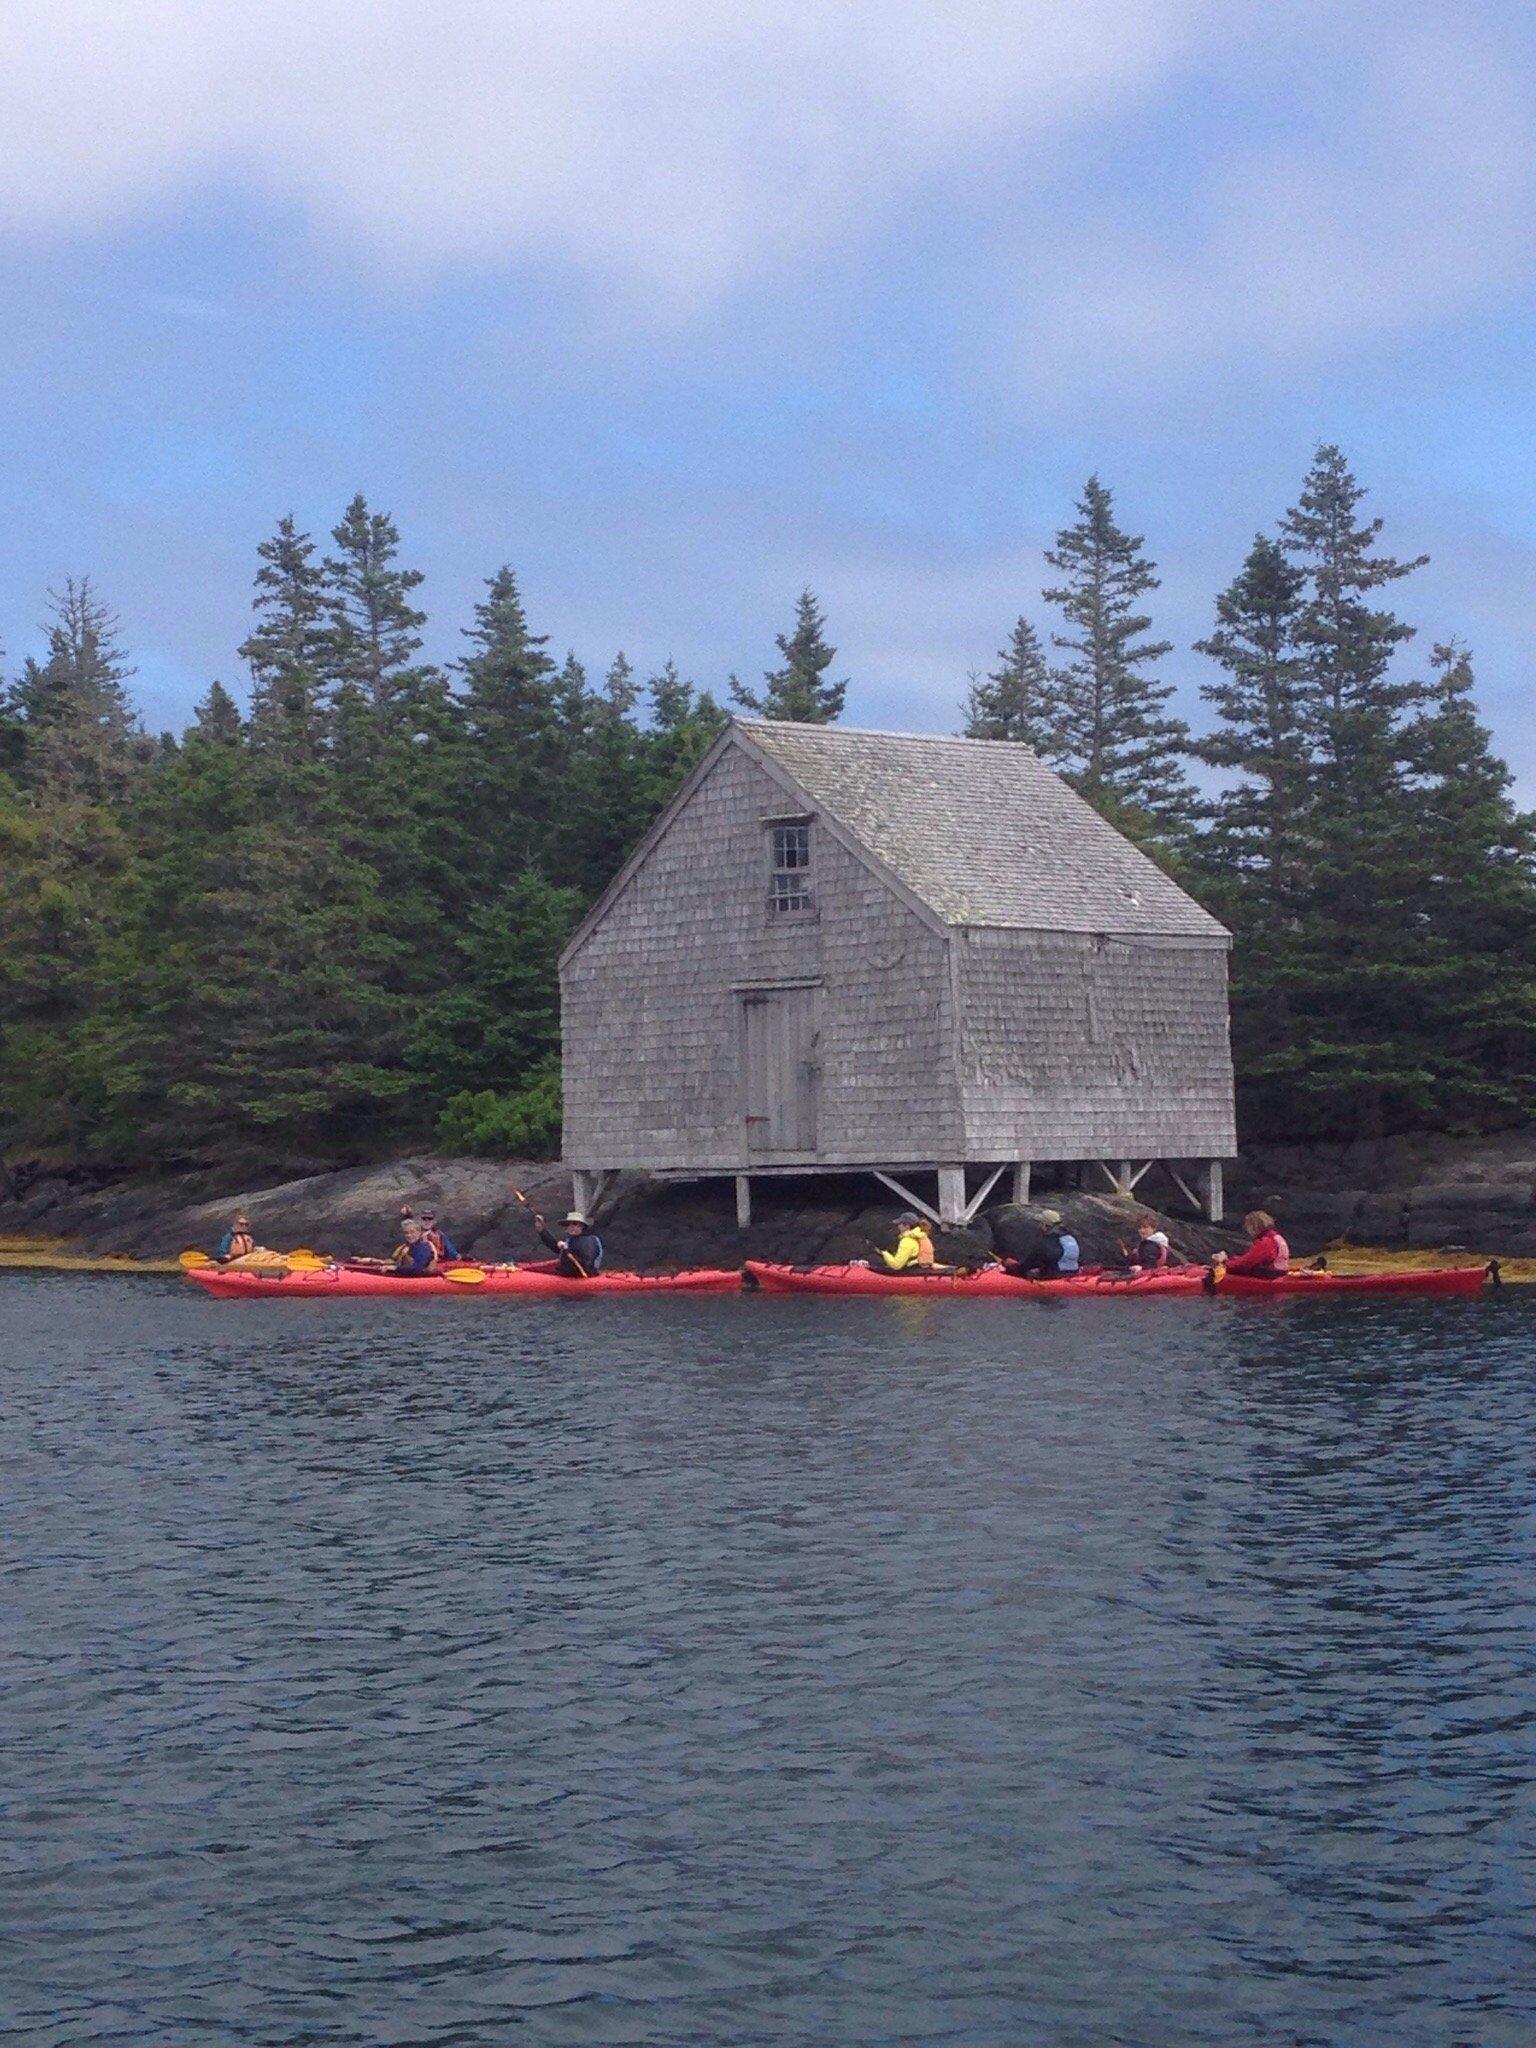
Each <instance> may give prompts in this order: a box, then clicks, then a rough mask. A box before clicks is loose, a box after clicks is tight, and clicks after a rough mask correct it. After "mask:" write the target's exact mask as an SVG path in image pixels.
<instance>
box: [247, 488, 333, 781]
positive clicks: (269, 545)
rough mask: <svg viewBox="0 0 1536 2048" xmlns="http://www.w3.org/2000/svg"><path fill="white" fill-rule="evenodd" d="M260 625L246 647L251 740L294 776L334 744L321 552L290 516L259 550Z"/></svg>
mask: <svg viewBox="0 0 1536 2048" xmlns="http://www.w3.org/2000/svg"><path fill="white" fill-rule="evenodd" d="M256 553H257V556H258V558H259V561H260V565H261V566H260V567H259V568H258V569H257V571H256V595H255V597H254V599H253V600H252V609H253V611H254V612H255V614H256V623H255V625H254V626H253V627H252V628H251V631H250V632H249V634H247V636H246V638H245V639H244V641H242V643H241V646H240V657H241V659H242V660H243V661H244V662H245V663H246V664H247V665H248V666H249V668H250V671H251V685H252V688H251V738H252V742H253V744H254V745H255V746H257V747H258V748H259V749H260V750H261V751H262V752H264V753H268V754H271V755H274V756H275V757H277V758H278V759H279V760H281V761H283V762H285V763H287V764H289V765H290V766H292V767H294V768H302V767H304V766H305V765H306V764H310V763H314V762H316V761H318V759H319V757H320V755H321V753H322V752H323V750H324V748H325V746H326V745H327V743H328V737H329V734H328V717H329V709H330V705H329V698H328V691H327V684H326V676H325V670H326V658H327V650H328V646H329V633H328V626H327V617H326V600H325V584H324V577H323V574H322V571H321V567H320V564H319V563H318V562H317V561H316V560H315V544H314V542H313V541H312V540H311V539H310V537H309V535H308V534H307V533H300V532H299V530H298V528H297V527H296V526H295V524H294V521H293V515H292V514H291V513H289V514H287V515H285V516H284V517H283V518H282V519H280V520H279V521H278V523H277V531H276V532H275V533H274V534H273V536H272V538H271V539H270V540H264V541H263V542H262V543H261V544H260V546H259V547H258V548H257V550H256Z"/></svg>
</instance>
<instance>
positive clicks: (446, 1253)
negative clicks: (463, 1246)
mask: <svg viewBox="0 0 1536 2048" xmlns="http://www.w3.org/2000/svg"><path fill="white" fill-rule="evenodd" d="M441 1236H442V1240H443V1257H444V1258H445V1259H456V1258H457V1257H458V1256H459V1248H458V1246H457V1245H456V1244H455V1243H454V1241H453V1239H452V1238H451V1237H450V1236H449V1235H448V1233H447V1232H446V1231H443V1232H442V1233H441Z"/></svg>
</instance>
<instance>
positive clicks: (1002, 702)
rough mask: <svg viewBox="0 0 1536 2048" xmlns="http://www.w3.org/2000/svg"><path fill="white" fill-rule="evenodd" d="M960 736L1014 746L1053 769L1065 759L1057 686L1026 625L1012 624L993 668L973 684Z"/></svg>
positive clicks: (1037, 640) (1037, 639)
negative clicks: (1009, 741)
mask: <svg viewBox="0 0 1536 2048" xmlns="http://www.w3.org/2000/svg"><path fill="white" fill-rule="evenodd" d="M965 736H966V738H967V739H971V740H1014V741H1017V742H1018V743H1019V745H1021V746H1025V747H1028V748H1029V749H1030V750H1031V752H1032V753H1035V754H1038V755H1039V757H1040V759H1041V760H1042V761H1048V762H1050V764H1051V765H1052V766H1053V767H1056V766H1059V765H1060V764H1061V763H1062V762H1063V761H1065V759H1066V758H1067V750H1066V736H1065V734H1064V732H1063V730H1062V716H1061V688H1060V683H1059V681H1058V679H1057V677H1056V676H1055V675H1054V674H1053V673H1052V670H1051V666H1050V663H1049V662H1048V661H1047V660H1046V658H1045V651H1044V649H1043V648H1042V647H1041V645H1040V636H1039V635H1038V633H1036V631H1035V629H1034V627H1033V626H1032V625H1031V624H1030V623H1029V621H1028V619H1019V620H1017V621H1016V622H1015V624H1014V628H1013V632H1012V633H1011V634H1010V635H1009V639H1008V645H1007V646H1006V647H1004V648H1003V649H1002V650H1001V651H1000V653H999V654H998V657H997V667H996V668H995V669H993V670H991V671H990V672H989V674H988V675H987V676H986V677H985V678H982V677H973V678H972V680H971V692H970V696H969V698H968V699H967V702H966V723H965Z"/></svg>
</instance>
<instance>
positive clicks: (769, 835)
mask: <svg viewBox="0 0 1536 2048" xmlns="http://www.w3.org/2000/svg"><path fill="white" fill-rule="evenodd" d="M814 824H815V819H814V818H813V817H812V816H811V815H810V814H809V813H808V812H804V811H797V812H794V813H791V814H790V815H788V816H785V817H778V818H764V819H763V821H762V825H763V843H764V850H765V852H766V854H767V866H768V886H767V890H766V901H767V908H768V921H769V923H770V924H785V923H793V922H795V921H796V920H797V919H802V918H813V917H814V916H815V915H816V882H815V875H816V842H815V835H814V833H813V831H812V829H811V828H812V826H813V825H814Z"/></svg>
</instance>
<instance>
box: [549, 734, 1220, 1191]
mask: <svg viewBox="0 0 1536 2048" xmlns="http://www.w3.org/2000/svg"><path fill="white" fill-rule="evenodd" d="M790 816H793V817H795V818H799V819H808V820H809V826H810V853H811V867H810V870H809V875H808V881H809V893H810V897H811V901H810V903H809V905H806V906H801V907H797V908H796V909H795V910H794V912H793V913H792V914H783V915H776V914H775V913H774V911H773V909H772V907H771V900H770V852H769V849H770V835H771V822H770V821H772V820H773V819H775V818H778V819H783V818H786V817H790ZM1226 946H1227V940H1226V935H1225V934H1224V933H1223V932H1222V930H1221V928H1220V926H1219V925H1217V924H1216V923H1215V921H1214V920H1213V919H1211V918H1209V917H1208V916H1207V915H1206V914H1205V912H1203V911H1202V910H1200V909H1199V908H1198V906H1196V905H1195V904H1194V903H1192V902H1191V900H1190V899H1189V898H1188V897H1187V896H1185V895H1184V894H1183V892H1182V891H1180V890H1179V889H1178V888H1177V887H1176V886H1175V885H1174V884H1173V883H1172V882H1171V881H1170V880H1169V879H1168V877H1167V876H1165V875H1162V874H1161V873H1160V872H1159V871H1158V870H1157V869H1155V868H1153V867H1152V865H1151V863H1149V862H1147V861H1146V860H1145V859H1144V857H1143V856H1142V855H1141V854H1139V853H1138V852H1137V851H1136V849H1135V848H1133V847H1131V846H1130V845H1129V844H1128V842H1126V841H1125V840H1123V839H1121V838H1120V836H1119V835H1118V834H1117V833H1115V832H1114V831H1113V830H1112V828H1111V827H1109V826H1108V825H1107V824H1105V822H1104V821H1103V820H1102V819H1101V818H1099V817H1097V815H1096V814H1095V813H1093V812H1091V811H1090V810H1089V809H1088V808H1087V807H1086V806H1085V805H1083V804H1082V802H1081V800H1080V799H1079V798H1077V797H1076V796H1075V795H1074V794H1073V793H1072V792H1071V791H1070V790H1068V789H1067V788H1066V786H1065V785H1064V784H1062V783H1061V782H1060V781H1059V780H1058V778H1056V777H1054V776H1052V775H1051V774H1050V772H1049V770H1047V769H1045V768H1043V767H1042V766H1041V764H1040V763H1039V762H1038V761H1036V760H1035V759H1034V757H1033V756H1032V755H1029V754H1028V753H1027V751H1026V750H1025V749H1023V748H1018V747H1010V746H1006V745H1000V744H993V743H989V742H983V741H965V740H949V739H937V738H935V739H922V738H914V737H909V736H902V735H889V734H876V733H858V732H852V731H846V730H842V729H839V728H835V727H825V728H824V727H802V726H793V725H779V726H772V725H762V724H756V723H747V722H741V723H737V724H734V725H733V726H731V727H730V728H729V729H728V731H727V732H726V734H725V735H724V737H723V738H722V740H721V741H720V743H719V744H718V745H717V746H716V747H715V748H714V749H713V750H712V752H711V754H710V755H709V756H708V757H707V759H706V761H705V762H704V764H703V765H702V766H701V768H700V769H699V770H698V771H697V772H696V773H695V775H694V776H693V778H692V779H691V780H690V782H689V783H688V784H687V785H686V786H685V788H684V790H683V792H682V793H681V795H680V797H679V799H678V800H677V801H676V802H675V803H674V805H673V806H672V807H671V808H670V810H669V811H668V813H666V814H665V815H664V817H663V819H662V820H661V821H660V822H659V824H658V826H657V827H656V828H655V829H654V830H653V832H652V833H651V834H650V835H648V837H647V839H646V840H645V841H644V842H642V845H641V847H640V849H639V850H638V852H637V854H636V855H635V856H634V857H633V858H632V859H631V860H630V862H628V863H627V864H626V866H625V868H624V869H623V870H622V871H621V873H620V875H619V877H618V879H617V880H616V881H615V883H614V884H613V885H612V886H611V887H610V888H609V890H608V891H607V892H606V893H605V894H604V896H603V897H602V898H601V899H600V900H599V902H598V904H597V905H596V906H595V908H594V910H593V911H592V913H591V914H590V915H589V917H588V918H587V919H586V920H585V921H584V923H583V925H582V926H581V927H580V928H579V930H578V932H577V934H576V937H575V938H574V939H573V940H572V942H571V944H570V946H569V947H568V948H567V949H566V953H565V955H564V958H563V961H562V969H561V1003H562V1027H563V1039H564V1053H565V1074H564V1080H565V1142H564V1154H565V1158H566V1161H567V1163H568V1164H569V1165H570V1167H571V1168H572V1169H573V1170H576V1171H580V1172H583V1173H588V1174H592V1173H597V1172H600V1171H604V1170H608V1169H612V1168H623V1169H630V1170H650V1171H656V1172H661V1173H664V1174H668V1175H691V1174H698V1175H703V1174H721V1175H727V1176H729V1175H736V1174H740V1173H744V1172H746V1171H748V1169H749V1168H750V1170H751V1171H752V1172H754V1173H755V1172H757V1171H759V1170H762V1171H767V1172H775V1173H777V1172H790V1171H794V1170H803V1171H807V1172H834V1171H838V1170H847V1169H850V1168H858V1169H862V1170H864V1171H870V1170H873V1169H874V1168H876V1167H878V1168H880V1169H882V1170H884V1171H885V1172H887V1173H894V1174H898V1175H903V1176H905V1175H910V1174H914V1173H931V1172H933V1171H935V1169H936V1167H938V1166H939V1165H941V1164H942V1165H943V1166H945V1167H946V1168H948V1169H949V1170H951V1171H954V1170H959V1169H961V1168H963V1167H964V1166H966V1165H970V1166H976V1167H981V1166H985V1167H986V1168H987V1169H988V1170H990V1169H991V1168H992V1167H994V1166H995V1165H996V1164H997V1163H998V1162H999V1161H1029V1160H1034V1161H1040V1160H1050V1161H1057V1162H1066V1163H1069V1164H1070V1162H1073V1161H1086V1160H1093V1161H1110V1162H1117V1161H1124V1162H1129V1161H1132V1160H1135V1161H1138V1162H1139V1161H1142V1160H1151V1159H1157V1158H1170V1157H1171V1158H1178V1159H1185V1160H1200V1159H1210V1158H1216V1157H1220V1156H1226V1155H1230V1153H1231V1152H1232V1151H1233V1150H1234V1148H1235V1132H1234V1129H1233V1115H1232V1071H1231V1059H1230V1053H1229V1050H1228V1043H1227V1012H1226ZM1096 1170H1097V1169H1096ZM1130 1174H1131V1169H1130V1167H1129V1166H1128V1165H1127V1167H1126V1168H1125V1171H1124V1181H1125V1182H1128V1183H1129V1185H1130V1186H1134V1184H1135V1183H1134V1181H1133V1180H1131V1179H1130ZM1028 1185H1029V1170H1028V1168H1027V1167H1025V1168H1023V1169H1022V1171H1020V1170H1019V1169H1016V1186H1015V1192H1019V1191H1020V1190H1021V1189H1022V1191H1023V1192H1024V1193H1025V1194H1027V1192H1028ZM904 1198H907V1197H906V1196H905V1195H904ZM960 1200H961V1207H962V1209H963V1207H964V1206H965V1198H964V1196H963V1194H962V1196H961V1198H960ZM914 1206H919V1207H920V1206H921V1205H916V1204H915V1205H914ZM943 1206H944V1205H943V1204H942V1203H941V1204H940V1207H943Z"/></svg>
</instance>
